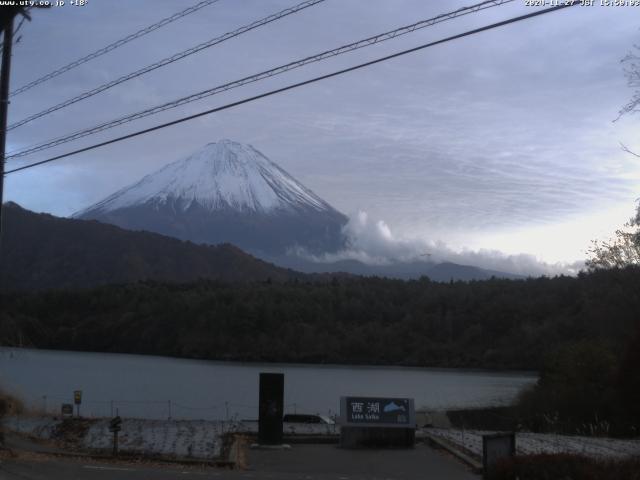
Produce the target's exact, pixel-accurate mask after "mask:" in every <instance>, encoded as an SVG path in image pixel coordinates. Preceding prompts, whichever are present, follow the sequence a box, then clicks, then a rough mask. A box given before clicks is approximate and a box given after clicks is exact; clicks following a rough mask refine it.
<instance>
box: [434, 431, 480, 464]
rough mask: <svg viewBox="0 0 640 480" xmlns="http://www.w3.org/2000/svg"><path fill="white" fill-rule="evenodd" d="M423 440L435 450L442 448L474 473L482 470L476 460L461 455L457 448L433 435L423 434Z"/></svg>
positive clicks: (463, 454) (464, 454)
mask: <svg viewBox="0 0 640 480" xmlns="http://www.w3.org/2000/svg"><path fill="white" fill-rule="evenodd" d="M424 439H425V440H427V441H428V442H429V443H430V444H431V445H432V446H434V447H436V448H442V449H443V450H446V451H447V452H449V453H450V454H451V455H453V456H454V457H456V458H457V459H459V460H461V461H462V462H464V463H466V464H467V465H469V466H470V467H471V468H472V469H473V471H474V472H475V473H481V472H482V470H483V467H482V463H480V462H478V461H477V460H476V459H474V458H471V457H470V456H469V455H467V454H466V453H463V452H462V451H460V450H459V449H458V448H455V447H454V446H453V445H451V444H450V443H449V442H446V441H444V440H442V439H440V438H438V437H436V436H435V435H431V434H430V433H427V432H425V434H424Z"/></svg>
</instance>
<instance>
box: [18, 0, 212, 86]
mask: <svg viewBox="0 0 640 480" xmlns="http://www.w3.org/2000/svg"><path fill="white" fill-rule="evenodd" d="M218 1H220V0H203V1H201V2H199V3H197V4H195V5H192V6H191V7H189V8H185V9H184V10H181V11H180V12H178V13H175V14H173V15H171V16H170V17H167V18H164V19H162V20H160V21H159V22H157V23H154V24H152V25H149V26H148V27H146V28H143V29H141V30H138V31H137V32H135V33H132V34H130V35H127V36H126V37H124V38H121V39H120V40H117V41H115V42H113V43H110V44H109V45H107V46H106V47H102V48H101V49H99V50H96V51H95V52H93V53H90V54H89V55H85V56H84V57H82V58H79V59H77V60H74V61H73V62H71V63H69V64H67V65H65V66H63V67H60V68H58V69H57V70H54V71H53V72H50V73H47V74H46V75H43V76H42V77H40V78H37V79H36V80H34V81H32V82H30V83H28V84H26V85H24V86H22V87H20V88H17V89H15V90H14V91H13V92H11V94H10V95H9V96H10V97H13V96H14V95H18V94H20V93H22V92H26V91H27V90H29V89H31V88H33V87H35V86H36V85H40V84H41V83H44V82H46V81H48V80H51V79H52V78H55V77H57V76H58V75H62V74H63V73H65V72H68V71H69V70H72V69H74V68H76V67H79V66H80V65H82V64H84V63H87V62H88V61H90V60H93V59H94V58H98V57H100V56H102V55H104V54H105V53H108V52H110V51H112V50H115V49H116V48H118V47H121V46H122V45H125V44H127V43H129V42H132V41H133V40H135V39H137V38H140V37H143V36H144V35H147V34H148V33H151V32H153V31H155V30H157V29H159V28H161V27H164V26H165V25H168V24H170V23H172V22H175V21H176V20H178V19H180V18H182V17H185V16H187V15H190V14H192V13H194V12H197V11H198V10H200V9H202V8H204V7H207V6H209V5H211V4H213V3H216V2H218Z"/></svg>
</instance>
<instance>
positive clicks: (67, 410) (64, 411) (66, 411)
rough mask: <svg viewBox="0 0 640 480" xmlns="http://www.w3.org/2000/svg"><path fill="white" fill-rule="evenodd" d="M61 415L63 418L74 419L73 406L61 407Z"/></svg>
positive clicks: (64, 404) (65, 404)
mask: <svg viewBox="0 0 640 480" xmlns="http://www.w3.org/2000/svg"><path fill="white" fill-rule="evenodd" d="M60 413H61V415H62V417H63V418H70V417H73V405H72V404H71V403H63V404H62V405H61V407H60Z"/></svg>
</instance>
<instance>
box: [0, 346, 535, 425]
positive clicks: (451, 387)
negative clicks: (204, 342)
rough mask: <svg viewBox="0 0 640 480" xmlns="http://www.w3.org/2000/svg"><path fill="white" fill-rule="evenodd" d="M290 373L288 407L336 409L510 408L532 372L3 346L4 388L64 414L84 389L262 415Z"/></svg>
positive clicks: (134, 412)
mask: <svg viewBox="0 0 640 480" xmlns="http://www.w3.org/2000/svg"><path fill="white" fill-rule="evenodd" d="M260 372H277V373H284V374H285V393H284V396H285V405H286V409H285V410H286V411H287V412H292V413H293V412H294V411H295V412H298V413H300V412H305V413H323V414H327V413H330V414H334V413H336V412H337V410H338V409H339V397H340V396H343V395H354V396H378V397H409V398H414V399H415V405H416V408H417V409H422V408H424V409H429V410H439V409H447V408H453V407H483V406H494V405H504V404H507V403H509V402H510V401H512V400H513V399H514V397H515V396H516V395H517V394H518V392H520V391H521V390H522V389H523V388H525V387H526V386H528V385H531V384H532V383H534V382H535V381H536V380H537V376H536V375H535V374H532V373H513V372H493V371H466V370H457V369H432V368H408V367H362V366H341V365H326V366H325V365H302V364H260V363H234V362H215V361H205V360H187V359H177V358H169V357H156V356H143V355H125V354H111V353H84V352H66V351H52V350H33V349H18V348H0V388H4V389H6V390H8V391H11V392H14V393H16V394H18V395H19V396H21V397H22V398H23V399H25V400H26V401H27V402H28V403H29V404H31V405H32V406H35V407H39V408H43V409H46V410H47V411H50V412H59V411H60V405H61V403H72V402H73V391H74V390H82V392H83V397H82V405H81V414H83V415H87V416H88V415H94V416H108V415H111V414H112V413H115V412H116V410H117V412H118V413H119V414H120V415H126V416H131V417H141V418H167V417H169V416H172V417H173V418H184V419H224V418H231V417H237V418H239V419H243V418H257V412H258V408H257V405H258V375H259V373H260Z"/></svg>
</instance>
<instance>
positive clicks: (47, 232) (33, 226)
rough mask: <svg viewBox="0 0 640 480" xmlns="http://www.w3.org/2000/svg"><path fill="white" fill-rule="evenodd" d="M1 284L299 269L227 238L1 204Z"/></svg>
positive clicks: (56, 284)
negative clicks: (201, 238)
mask: <svg viewBox="0 0 640 480" xmlns="http://www.w3.org/2000/svg"><path fill="white" fill-rule="evenodd" d="M4 215H5V218H4V222H3V223H4V225H3V233H2V248H1V249H0V262H1V265H2V270H0V287H2V288H3V289H11V290H26V289H52V288H56V289H62V288H83V287H92V286H97V285H105V284H113V283H134V282H138V281H142V280H157V281H168V282H190V281H194V280H197V279H199V278H207V279H212V280H221V281H225V282H246V281H264V280H268V279H271V280H273V281H286V280H290V279H293V278H304V277H305V275H304V274H301V273H298V272H294V271H293V270H288V269H284V268H280V267H276V266H275V265H272V264H269V263H267V262H264V261H262V260H259V259H257V258H254V257H252V256H251V255H248V254H247V253H244V252H243V251H242V250H240V249H239V248H237V247H235V246H233V245H229V244H222V245H196V244H194V243H192V242H188V241H182V240H178V239H175V238H170V237H165V236H162V235H159V234H156V233H150V232H131V231H127V230H123V229H122V228H119V227H116V226H114V225H108V224H104V223H100V222H96V221H85V220H75V219H67V218H59V217H55V216H53V215H49V214H38V213H34V212H31V211H29V210H25V209H23V208H21V207H20V206H19V205H17V204H15V203H11V202H9V203H6V204H5V205H4Z"/></svg>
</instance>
